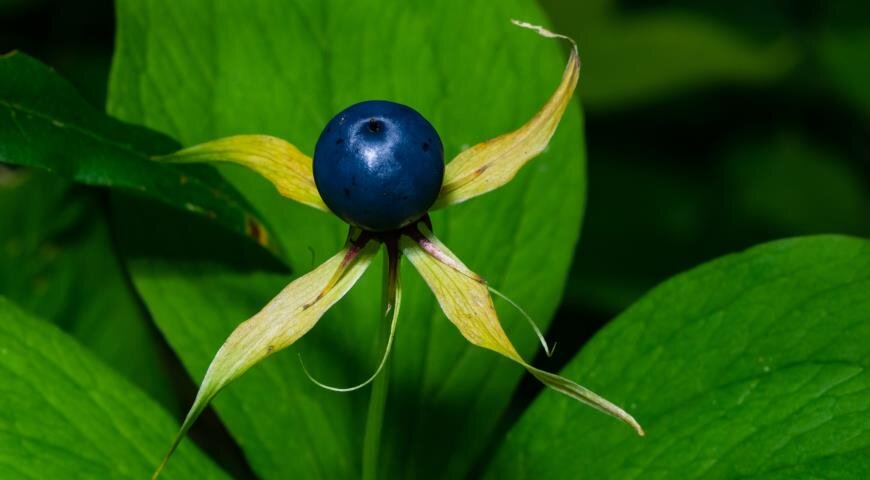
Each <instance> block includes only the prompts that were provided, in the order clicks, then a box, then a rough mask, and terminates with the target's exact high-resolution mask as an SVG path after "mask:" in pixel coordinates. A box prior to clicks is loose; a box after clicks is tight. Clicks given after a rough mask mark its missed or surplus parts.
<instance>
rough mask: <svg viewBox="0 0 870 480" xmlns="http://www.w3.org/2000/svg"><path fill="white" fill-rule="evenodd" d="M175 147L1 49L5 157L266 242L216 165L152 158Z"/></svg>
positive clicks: (1, 156) (0, 128)
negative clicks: (171, 208)
mask: <svg viewBox="0 0 870 480" xmlns="http://www.w3.org/2000/svg"><path fill="white" fill-rule="evenodd" d="M176 148H178V144H177V143H175V142H174V141H173V140H171V139H169V138H167V137H166V136H164V135H161V134H158V133H156V132H151V131H148V130H146V129H143V128H141V127H136V126H132V125H125V124H123V123H121V122H119V121H117V120H115V119H113V118H110V117H108V116H106V115H105V114H103V113H101V112H99V111H97V110H95V109H94V108H93V107H91V106H90V105H88V104H87V102H85V101H84V100H83V99H82V98H81V97H80V96H79V94H78V92H76V91H75V89H74V88H73V87H72V86H71V85H70V84H69V83H67V82H66V81H65V80H63V79H62V78H60V77H58V76H57V75H56V74H55V73H54V72H53V71H52V70H51V69H49V68H48V67H46V66H45V65H42V64H41V63H39V62H38V61H36V60H34V59H32V58H30V57H28V56H27V55H24V54H22V53H17V52H13V53H10V54H7V55H3V56H0V162H5V163H10V164H15V165H25V166H28V167H35V168H40V169H43V170H48V171H50V172H53V173H55V174H58V175H60V176H63V177H66V178H69V179H72V180H75V181H77V182H82V183H86V184H89V185H97V186H104V187H113V188H119V189H124V190H128V191H133V192H137V193H140V194H143V195H147V196H149V197H151V198H153V199H156V200H158V201H161V202H164V203H167V204H170V205H173V206H176V207H178V208H180V209H183V210H187V211H190V212H193V213H196V214H198V215H203V216H206V217H209V218H212V219H214V220H215V221H218V222H221V223H222V224H224V225H225V226H226V227H228V228H230V229H232V230H235V231H236V232H238V233H240V234H242V235H248V236H251V237H253V238H254V239H255V240H257V241H259V242H261V243H266V242H265V238H267V237H264V235H263V232H265V229H264V227H263V226H262V225H260V221H259V220H258V219H257V216H256V215H255V214H254V212H253V211H252V210H251V209H250V207H249V205H248V204H247V203H246V202H245V201H244V199H243V198H242V197H241V196H239V195H238V192H236V191H235V190H234V189H233V188H232V187H231V186H229V185H228V184H227V183H226V182H225V181H224V180H223V179H222V178H221V177H220V176H219V175H216V174H215V172H214V171H212V169H211V168H210V167H205V166H201V165H200V166H190V165H188V166H185V167H184V168H181V167H179V166H174V165H165V164H160V163H157V162H152V161H150V160H149V158H148V156H149V155H155V154H160V153H168V152H171V151H173V150H175V149H176ZM191 167H193V168H191Z"/></svg>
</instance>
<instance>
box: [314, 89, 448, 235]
mask: <svg viewBox="0 0 870 480" xmlns="http://www.w3.org/2000/svg"><path fill="white" fill-rule="evenodd" d="M443 179H444V147H443V146H442V145H441V138H440V137H438V132H436V131H435V128H433V127H432V125H431V124H430V123H429V122H428V121H426V119H425V118H423V116H422V115H420V114H419V113H417V111H416V110H414V109H412V108H410V107H407V106H405V105H401V104H398V103H394V102H387V101H383V100H371V101H367V102H361V103H357V104H356V105H352V106H350V107H348V108H346V109H345V110H343V111H342V112H340V113H339V114H338V115H336V116H335V117H333V118H332V120H330V121H329V123H327V124H326V128H324V130H323V133H321V134H320V138H319V139H318V140H317V146H316V147H315V149H314V183H315V184H316V185H317V190H318V191H319V192H320V196H321V198H323V201H324V202H325V203H326V205H327V206H328V207H329V208H330V210H332V211H333V213H335V214H336V215H338V216H339V217H341V218H342V219H343V220H344V221H346V222H348V223H350V224H352V225H356V226H358V227H360V228H363V229H366V230H370V231H386V230H394V229H397V228H401V227H403V226H405V225H408V224H409V223H411V222H413V221H414V220H417V219H418V218H420V217H422V216H423V215H425V214H426V212H427V211H428V210H429V208H430V207H431V206H432V204H433V203H435V199H436V198H437V197H438V192H439V191H440V190H441V182H442V180H443Z"/></svg>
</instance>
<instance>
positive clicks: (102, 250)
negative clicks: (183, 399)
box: [0, 169, 181, 413]
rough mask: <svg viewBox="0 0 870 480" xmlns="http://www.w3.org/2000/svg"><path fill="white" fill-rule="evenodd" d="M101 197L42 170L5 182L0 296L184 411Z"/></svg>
mask: <svg viewBox="0 0 870 480" xmlns="http://www.w3.org/2000/svg"><path fill="white" fill-rule="evenodd" d="M98 202H99V198H97V196H96V195H95V192H93V191H90V190H86V189H84V188H81V187H78V188H76V187H74V186H72V185H71V184H70V183H69V182H67V181H65V180H62V179H61V178H59V177H56V176H54V175H51V174H48V173H43V172H39V171H30V170H24V169H22V170H18V171H16V172H14V174H10V175H9V176H8V178H7V180H6V181H2V182H0V295H3V296H5V297H6V298H8V299H9V300H11V301H13V302H15V303H16V304H18V305H20V306H21V307H22V308H24V309H26V310H27V311H29V312H31V313H33V314H34V315H36V316H38V317H40V318H44V319H46V320H49V321H51V322H52V323H54V324H56V325H58V326H59V327H60V328H61V329H63V330H64V331H66V332H67V333H69V334H70V335H72V336H73V337H75V338H76V339H77V340H78V341H79V342H81V343H82V344H84V345H85V346H86V347H88V348H90V349H91V350H92V351H94V353H96V355H97V356H98V357H100V359H101V360H103V361H104V362H106V363H108V364H110V365H112V366H113V367H114V368H115V369H116V370H118V371H119V372H120V373H121V374H123V375H125V376H126V377H127V378H128V379H129V380H131V381H132V382H133V383H135V384H136V385H137V386H139V387H140V388H142V389H143V390H145V391H146V392H147V393H149V394H150V395H152V397H154V398H155V399H157V400H159V401H160V403H161V404H163V405H164V406H166V407H167V408H169V409H170V410H171V411H172V412H173V413H178V412H179V411H180V408H179V407H181V405H178V404H177V400H176V399H175V397H174V392H173V390H172V388H171V386H170V384H169V378H168V376H169V375H168V374H169V372H168V371H167V366H166V365H165V363H164V361H163V359H162V358H160V356H159V354H160V353H161V351H160V347H161V345H160V339H159V338H158V336H157V335H158V334H157V333H156V332H155V331H154V329H153V327H152V326H151V325H150V321H149V319H148V318H147V317H146V315H145V314H144V311H143V310H142V308H141V307H140V305H139V302H138V299H137V298H136V294H135V292H134V291H133V289H132V285H130V284H129V282H128V281H127V279H126V278H125V274H124V272H123V271H122V268H121V265H120V259H119V258H118V256H117V255H116V254H115V251H114V246H113V245H112V242H111V240H110V238H109V229H108V226H107V225H106V221H105V218H104V214H103V211H102V209H101V208H99V203H98ZM22 206H26V208H23V207H22Z"/></svg>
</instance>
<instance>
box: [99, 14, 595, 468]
mask: <svg viewBox="0 0 870 480" xmlns="http://www.w3.org/2000/svg"><path fill="white" fill-rule="evenodd" d="M118 18H119V24H118V44H117V51H116V56H115V64H114V66H113V72H112V80H111V87H110V110H111V111H112V112H113V113H114V114H116V115H118V116H120V117H122V118H124V119H126V120H129V121H135V122H142V123H144V124H146V125H148V126H150V127H152V128H156V129H160V130H163V131H166V132H168V133H171V134H173V135H175V136H177V137H178V138H180V139H181V140H182V142H183V143H184V144H191V143H196V142H201V141H205V140H209V139H212V138H215V137H220V136H225V135H230V134H238V133H265V134H272V135H277V136H280V137H283V138H286V139H287V140H289V141H291V142H293V143H295V144H297V145H298V146H299V147H300V148H301V149H302V150H303V151H305V152H308V153H311V152H312V151H313V146H314V143H315V141H316V140H317V136H318V134H319V133H320V129H321V128H322V126H323V125H324V124H325V123H326V121H327V120H328V119H329V118H330V117H331V116H332V115H333V114H335V113H336V112H338V111H339V110H340V109H342V108H343V107H345V106H347V105H349V104H351V103H354V102H357V101H360V100H364V99H371V98H385V99H391V100H395V101H399V102H402V103H406V104H408V105H411V106H413V107H414V108H416V109H418V110H419V111H420V112H422V113H423V115H424V116H426V117H427V118H428V119H430V120H431V121H432V123H433V124H434V125H435V127H436V128H437V129H438V130H439V132H440V134H441V136H442V139H443V141H444V145H445V149H446V152H447V155H448V158H449V157H451V156H453V155H455V154H456V153H458V152H459V151H460V150H461V148H462V147H463V146H467V145H470V144H474V143H476V142H478V141H481V140H485V139H487V138H490V137H493V136H495V135H497V134H500V133H502V132H505V131H508V130H510V129H513V128H515V127H517V126H519V125H520V124H521V123H522V122H524V121H525V120H526V119H528V118H530V117H531V116H532V115H533V114H534V113H535V111H536V110H537V109H538V108H539V106H540V105H542V104H543V102H544V101H545V99H546V98H547V97H548V96H549V94H550V93H551V92H552V90H553V89H554V88H555V86H556V85H557V83H558V81H559V77H560V74H561V73H562V70H563V68H564V64H565V61H566V59H567V55H566V54H565V53H564V50H563V49H561V48H560V45H559V44H557V43H555V42H554V41H552V40H547V39H543V38H540V37H538V36H536V35H534V34H533V33H530V32H528V31H525V30H521V29H517V28H515V27H512V26H511V25H510V23H509V19H510V18H521V19H525V20H528V21H532V22H539V23H540V22H543V18H542V14H541V12H540V11H539V10H538V9H537V8H536V7H535V5H533V4H532V3H531V2H527V1H522V0H512V1H507V2H496V3H493V2H489V1H484V0H476V1H459V0H452V1H447V2H438V3H436V4H433V3H432V2H421V1H417V2H405V1H403V2H398V1H397V2H386V3H385V2H374V1H359V2H339V1H318V2H287V1H277V0H274V1H262V2H256V3H253V4H248V3H246V4H244V5H242V4H240V3H239V2H231V1H220V2H207V1H189V2H169V1H154V2H134V1H121V2H119V4H118ZM581 77H582V74H581ZM580 82H581V86H580V88H581V89H582V85H583V80H582V78H581V80H580ZM582 145H583V143H582V133H581V129H580V118H579V114H578V111H577V109H576V108H573V109H571V110H569V112H568V114H567V115H566V118H565V119H564V121H563V123H562V125H561V127H560V129H559V131H557V133H556V136H555V137H554V139H553V143H552V144H551V146H550V148H549V150H548V151H547V152H546V153H545V154H543V155H541V156H540V157H539V158H538V159H536V160H534V161H533V162H532V163H531V164H530V166H529V167H527V168H526V169H525V170H524V171H523V172H521V174H520V175H519V176H518V177H517V178H516V179H515V181H514V182H513V183H512V184H511V185H510V186H508V187H506V188H504V189H502V190H500V191H498V192H495V193H492V194H488V195H486V196H485V197H482V198H480V199H476V200H473V201H470V202H468V203H467V204H463V205H460V206H457V207H453V208H450V209H448V210H446V211H445V212H439V213H437V214H436V215H435V216H434V218H433V221H434V224H435V225H434V226H435V233H436V234H437V235H438V236H439V237H441V238H442V239H443V240H444V241H445V243H447V244H448V245H449V246H450V247H451V249H453V250H454V251H455V252H456V253H457V254H458V255H459V256H460V257H461V258H462V259H463V261H464V262H465V263H466V264H467V265H468V266H469V267H471V268H472V269H475V270H476V271H478V272H479V273H481V274H483V275H484V276H486V277H488V278H489V280H490V281H491V283H492V284H493V285H494V286H495V287H496V288H498V289H500V290H502V291H504V292H505V293H507V294H509V295H511V296H513V297H514V298H515V300H517V301H518V302H519V303H520V304H521V305H523V306H524V307H525V308H527V309H528V310H529V311H530V313H531V314H532V315H533V316H534V317H535V318H537V319H538V320H539V321H540V322H541V323H543V324H546V323H547V321H548V319H549V318H550V316H551V315H552V313H553V310H554V309H555V306H556V304H557V302H558V299H559V297H560V295H561V289H562V284H563V281H564V277H565V274H566V271H567V268H568V265H569V263H570V258H571V253H572V247H573V245H574V242H575V241H576V238H577V233H578V231H577V230H578V225H579V223H580V222H579V219H580V214H581V211H582V207H583V198H584V190H585V184H584V175H583V151H582ZM224 172H225V173H226V174H227V175H228V177H229V178H230V179H231V180H232V181H233V182H234V183H235V184H236V185H237V186H240V187H241V188H242V190H243V191H244V192H245V194H246V195H247V197H248V198H249V199H251V200H252V201H253V203H254V204H255V205H256V206H257V207H258V210H259V211H262V212H264V215H265V216H266V218H267V219H268V220H269V222H270V223H271V224H273V225H275V227H276V230H277V231H278V235H279V241H280V242H281V243H282V245H283V246H284V247H285V251H286V252H287V253H288V258H289V259H290V263H291V265H292V266H293V267H294V269H295V270H297V272H299V273H301V272H303V271H305V270H308V269H310V268H311V266H312V265H313V264H314V263H317V262H320V261H322V260H324V259H326V258H327V257H328V256H329V255H331V254H332V253H334V252H335V251H337V250H338V248H339V247H340V245H341V242H342V240H343V236H344V235H345V233H346V227H345V226H344V225H343V224H342V223H341V222H339V221H338V220H337V219H335V218H331V217H329V216H328V215H324V214H321V213H319V212H316V211H313V210H311V209H309V208H306V207H301V206H297V205H293V204H291V203H290V202H288V201H286V200H284V199H282V198H280V197H278V196H277V195H276V194H275V193H274V192H273V189H271V188H270V187H269V186H268V184H266V183H264V182H263V181H261V180H259V179H258V178H256V177H255V176H252V175H249V174H247V172H242V171H240V170H238V169H225V170H224ZM154 225H155V226H156V228H151V229H149V230H150V231H148V232H142V233H143V235H145V236H139V237H138V238H136V236H134V235H131V237H134V238H131V239H130V241H131V242H133V243H136V244H138V245H137V247H138V252H139V253H137V255H136V258H134V259H133V260H131V261H130V263H129V266H130V269H131V271H132V272H133V277H134V281H135V283H136V285H137V287H138V289H139V291H140V293H141V294H142V296H143V298H144V299H145V302H146V303H147V305H148V307H149V309H150V310H151V312H152V313H153V314H154V316H155V318H156V320H157V323H158V324H159V326H160V328H161V329H162V331H163V332H164V334H165V335H166V337H167V338H168V339H169V341H170V343H171V344H172V345H173V347H174V348H175V349H176V351H177V352H178V353H179V355H180V356H181V358H182V360H183V361H184V363H185V365H186V367H187V368H188V370H189V371H190V372H191V374H192V375H193V376H194V377H195V378H196V379H200V378H201V377H202V374H203V373H204V371H205V366H206V365H207V363H208V361H209V360H210V358H211V356H212V355H213V354H214V353H215V352H216V351H217V349H218V347H219V345H220V344H221V342H222V341H223V340H224V338H225V337H226V336H227V335H228V334H229V332H230V331H231V330H232V328H233V327H234V326H235V325H236V324H238V323H239V322H240V321H241V320H243V319H244V318H245V317H246V316H247V315H250V314H251V313H253V312H255V311H256V309H257V308H258V307H259V306H261V305H263V304H264V303H265V302H266V301H267V300H268V299H269V297H270V296H271V295H274V294H275V293H276V292H277V291H278V288H279V287H280V282H279V280H278V279H276V278H275V277H274V276H272V277H271V279H263V280H262V282H264V283H260V280H258V278H259V276H258V275H257V274H252V273H250V269H247V270H246V269H240V268H238V266H226V265H221V264H220V257H219V256H217V258H216V259H215V258H211V259H210V260H209V261H200V260H198V259H197V258H193V259H189V260H187V261H185V260H184V258H183V255H172V254H170V253H168V252H163V253H159V254H158V253H155V252H151V253H149V252H147V251H146V250H147V248H146V247H147V245H143V244H145V243H146V242H148V241H149V240H150V241H151V243H152V245H153V244H154V243H155V242H160V241H163V242H164V243H165V242H167V241H170V240H171V241H183V240H179V239H178V238H177V237H175V236H171V231H169V230H164V231H162V232H161V230H160V222H155V223H154ZM161 235H162V237H161ZM146 239H147V240H146ZM178 248H179V249H180V251H183V250H184V249H185V248H187V247H182V246H179V247H178ZM215 249H216V250H217V251H218V252H220V251H223V252H224V254H223V255H224V257H223V258H226V256H227V255H231V254H232V252H233V247H232V246H230V245H216V246H215ZM192 250H195V247H191V248H188V249H187V251H192ZM217 255H219V254H217ZM372 270H373V271H372V272H371V273H370V274H369V275H368V276H367V277H365V278H364V279H363V283H362V284H361V285H358V286H357V287H356V288H355V289H354V291H352V293H351V295H350V296H349V297H348V298H347V299H346V300H345V301H343V302H342V303H341V304H339V305H338V306H337V308H336V309H334V312H332V313H333V314H332V315H328V316H327V317H326V318H325V319H324V320H323V321H322V322H321V324H320V325H319V326H318V327H317V328H315V330H314V331H313V332H312V333H311V334H309V335H308V337H307V338H306V339H303V341H302V342H301V345H300V346H299V351H302V352H304V354H305V355H306V364H308V365H309V366H310V368H311V369H312V370H313V371H314V373H315V374H317V375H318V376H319V377H321V379H323V380H325V381H327V382H329V383H333V384H350V383H353V382H356V381H359V380H361V379H363V378H365V375H366V374H367V373H369V372H370V370H371V369H373V368H374V366H375V365H376V357H375V355H376V352H375V351H374V346H375V345H376V344H377V342H376V338H375V336H376V333H377V331H378V327H377V322H378V318H379V315H378V310H379V306H378V299H379V297H380V293H379V280H380V278H379V276H378V272H377V269H376V268H375V269H372ZM403 280H404V282H405V285H406V288H405V291H404V301H403V308H404V313H403V315H402V319H401V320H400V324H399V327H398V332H397V338H396V347H395V350H394V357H393V360H392V368H391V370H390V374H391V391H390V394H389V399H388V402H387V407H386V408H387V412H388V415H387V418H386V422H387V423H386V425H385V430H384V438H383V440H382V442H380V445H381V447H382V450H381V452H380V457H381V460H382V461H381V463H382V465H383V468H384V470H383V471H382V472H381V473H382V475H383V476H395V475H400V474H404V475H412V476H416V477H425V476H433V477H440V476H444V475H460V474H462V473H463V472H465V471H467V469H468V468H469V465H470V463H471V462H473V461H474V459H475V458H476V457H477V456H478V455H479V454H480V452H481V451H482V449H483V448H484V446H485V445H486V443H487V442H488V441H489V440H490V438H491V435H492V432H493V429H494V426H495V425H496V423H497V421H498V419H499V417H500V415H501V413H502V412H503V410H504V409H505V407H506V405H507V402H508V399H509V396H510V395H511V393H512V391H513V389H514V387H515V386H516V384H517V381H518V379H519V377H520V375H521V374H522V372H521V371H520V369H518V368H516V367H515V366H513V365H511V364H510V363H509V362H507V361H505V360H502V359H500V358H498V357H497V356H495V355H493V354H491V353H488V352H483V351H477V350H475V349H473V348H471V347H469V346H468V345H467V344H466V343H465V341H464V340H463V339H462V338H461V336H460V335H459V334H458V332H456V330H455V328H454V327H452V325H450V324H449V322H448V321H447V320H446V319H445V318H444V317H443V316H442V314H441V313H440V312H439V311H438V310H437V306H436V304H435V302H434V299H433V298H432V295H431V293H429V292H428V291H426V290H425V288H424V287H423V284H422V281H421V280H420V279H419V278H418V277H417V275H416V274H415V273H413V272H411V271H407V272H406V273H405V275H404V279H403ZM501 306H502V305H499V307H501ZM502 314H503V319H504V322H505V324H506V326H507V330H508V332H509V333H510V334H511V335H512V337H513V338H514V340H515V341H516V343H517V345H518V347H519V349H520V351H522V352H524V353H525V354H530V353H531V352H532V351H533V350H534V348H535V338H534V336H533V334H532V333H531V332H530V331H529V330H528V326H527V325H525V323H523V320H522V319H521V318H520V317H519V316H518V315H516V314H515V313H514V312H511V311H510V310H509V309H504V310H503V312H502ZM472 385H473V386H474V387H473V388H469V386H472ZM602 393H605V394H606V393H607V392H602ZM367 402H368V392H366V391H362V392H357V393H353V394H334V393H324V392H318V391H317V390H316V387H313V386H311V385H310V384H309V383H308V382H307V380H305V378H304V376H302V375H301V372H300V371H299V367H298V361H297V360H296V355H295V354H294V353H290V352H282V353H279V354H277V355H275V357H273V358H270V359H269V360H267V361H266V362H264V365H262V366H260V367H258V368H255V369H253V370H252V371H251V372H249V373H248V374H247V375H246V376H245V377H244V378H242V379H241V380H240V381H239V382H238V383H237V384H235V385H232V386H230V387H229V388H228V389H227V391H226V392H224V393H222V394H221V396H219V397H218V398H217V400H216V407H217V411H218V414H219V415H220V416H221V417H222V418H223V419H224V421H225V422H226V423H227V425H228V427H229V429H230V431H231V432H232V433H233V435H234V436H235V437H236V438H237V439H238V440H239V442H240V443H241V444H242V447H243V448H244V449H245V451H246V454H247V456H248V458H249V460H250V462H251V464H252V466H253V467H254V469H255V470H257V471H258V472H259V473H260V474H262V475H263V476H264V477H269V478H274V477H289V476H291V475H298V476H301V477H305V478H311V477H314V478H317V477H321V478H322V477H336V476H345V477H346V476H358V475H359V469H360V462H361V460H360V450H361V449H362V437H363V428H364V423H365V420H364V418H363V417H364V416H365V412H366V406H367ZM578 408H582V407H579V406H578ZM321 424H324V425H328V426H329V427H328V428H319V426H320V425H321Z"/></svg>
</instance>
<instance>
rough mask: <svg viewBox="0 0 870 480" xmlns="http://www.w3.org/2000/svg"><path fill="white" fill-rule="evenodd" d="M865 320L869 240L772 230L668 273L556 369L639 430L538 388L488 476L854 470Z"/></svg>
mask: <svg viewBox="0 0 870 480" xmlns="http://www.w3.org/2000/svg"><path fill="white" fill-rule="evenodd" d="M868 317H870V242H868V241H866V240H860V239H856V238H850V237H841V236H819V237H803V238H796V239H792V240H783V241H778V242H773V243H769V244H765V245H762V246H759V247H755V248H752V249H750V250H748V251H746V252H743V253H739V254H735V255H729V256H726V257H723V258H720V259H718V260H715V261H712V262H710V263H708V264H706V265H703V266H701V267H698V268H696V269H694V270H691V271H689V272H687V273H685V274H682V275H679V276H677V277H674V278H673V279H671V280H668V281H667V282H665V283H663V284H662V285H660V286H659V287H657V288H656V289H654V290H653V291H652V292H650V293H649V294H648V295H646V296H645V297H644V298H643V299H641V300H640V301H639V302H637V303H636V304H634V305H633V306H632V307H631V308H629V310H628V311H626V312H625V313H624V314H623V315H621V316H620V317H618V318H617V319H616V320H614V321H613V323H611V324H610V325H608V326H607V327H606V328H605V329H604V330H603V331H602V332H601V333H600V334H598V335H597V336H596V337H595V338H594V339H593V340H592V341H591V342H590V343H589V344H588V345H587V346H586V347H585V348H584V349H583V351H582V352H581V354H580V355H579V356H577V357H576V358H575V359H574V360H572V361H571V362H570V363H569V365H568V367H567V368H566V369H565V370H564V371H563V372H562V374H563V375H566V376H570V377H571V378H578V379H581V381H583V382H585V383H586V384H587V385H589V386H590V387H592V388H595V389H597V390H599V391H601V390H605V391H608V392H609V393H608V394H609V395H611V398H612V399H613V400H615V401H621V402H624V404H625V405H626V406H627V407H629V408H631V409H632V412H633V413H634V414H636V416H637V418H638V420H639V421H641V422H642V423H643V425H644V427H645V428H646V430H647V436H646V437H645V438H636V437H634V436H633V435H632V434H631V433H630V432H626V431H625V430H624V429H622V428H619V427H620V426H619V425H612V424H608V423H609V422H607V419H606V418H603V417H601V416H600V415H595V414H594V413H592V412H589V411H588V410H580V409H576V408H572V405H571V403H570V402H569V401H566V400H565V399H562V398H559V397H554V396H547V395H543V396H541V397H539V398H538V399H537V400H536V401H535V402H534V403H533V404H532V407H531V408H530V409H529V410H528V411H527V412H526V413H525V414H524V415H523V417H522V418H521V419H520V421H519V423H518V424H517V425H516V426H514V428H513V430H512V431H511V432H510V433H509V435H508V437H507V441H506V443H505V444H504V445H503V446H502V448H501V450H500V451H499V453H498V455H497V457H496V459H495V460H494V462H493V463H492V464H491V466H490V470H489V477H490V478H499V479H502V478H528V479H532V478H566V479H567V478H652V479H658V478H661V479H670V478H699V479H700V478H703V479H737V478H757V479H786V478H838V479H839V478H843V479H846V478H862V477H863V476H865V474H866V472H867V471H868V470H867V469H868V467H870V461H868V459H870V455H868V454H870V396H868V395H867V392H868V389H870V369H868V366H870V342H868V339H870V322H868V321H867V319H868ZM611 423H612V422H611Z"/></svg>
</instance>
